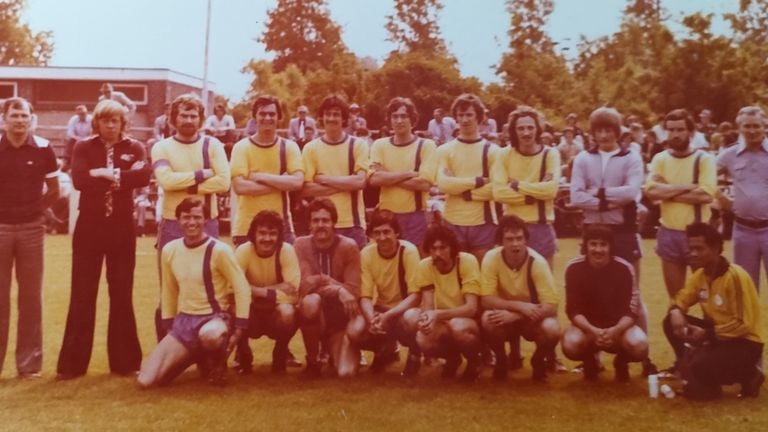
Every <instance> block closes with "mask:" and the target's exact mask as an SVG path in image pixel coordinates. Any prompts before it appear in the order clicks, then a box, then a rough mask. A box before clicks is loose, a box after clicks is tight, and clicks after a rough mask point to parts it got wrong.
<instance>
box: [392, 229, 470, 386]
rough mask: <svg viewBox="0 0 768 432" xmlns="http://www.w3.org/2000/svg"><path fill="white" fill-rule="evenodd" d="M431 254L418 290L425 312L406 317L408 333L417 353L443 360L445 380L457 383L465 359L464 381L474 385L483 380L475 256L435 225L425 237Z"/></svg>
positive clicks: (416, 310) (414, 311) (421, 309)
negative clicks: (479, 377)
mask: <svg viewBox="0 0 768 432" xmlns="http://www.w3.org/2000/svg"><path fill="white" fill-rule="evenodd" d="M424 250H425V251H427V252H428V253H429V256H428V257H427V258H424V259H423V260H421V262H420V263H419V270H418V275H417V277H416V280H417V282H416V286H417V287H418V289H419V290H420V291H421V295H422V302H421V307H419V308H413V309H409V310H408V311H407V312H406V313H405V328H406V331H408V332H410V333H415V334H416V343H417V344H418V346H419V349H420V350H421V351H422V352H423V353H424V354H425V355H428V356H431V357H442V358H444V359H445V366H444V367H443V371H442V375H441V376H442V377H443V378H453V377H455V376H456V371H457V370H458V368H459V366H461V362H462V359H461V357H462V355H463V356H464V357H465V358H466V359H467V365H466V368H465V369H464V374H463V376H462V379H463V380H465V381H474V380H475V379H476V378H477V377H478V375H480V366H481V362H480V350H481V348H482V342H481V340H480V326H479V325H478V323H477V321H476V320H475V317H476V316H477V311H478V307H479V301H478V296H479V295H480V266H479V265H478V264H477V259H475V256H474V255H472V254H470V253H467V252H460V250H459V242H458V240H457V239H456V235H455V234H454V233H453V231H452V230H451V229H450V228H448V227H446V226H443V225H433V226H430V227H429V229H427V233H426V235H425V236H424Z"/></svg>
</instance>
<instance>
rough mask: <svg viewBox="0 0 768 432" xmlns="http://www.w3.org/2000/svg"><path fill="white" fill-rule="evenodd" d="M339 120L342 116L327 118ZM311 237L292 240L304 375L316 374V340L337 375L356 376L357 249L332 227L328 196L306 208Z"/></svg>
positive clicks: (360, 319) (359, 321)
mask: <svg viewBox="0 0 768 432" xmlns="http://www.w3.org/2000/svg"><path fill="white" fill-rule="evenodd" d="M325 118H333V119H336V118H338V119H339V120H340V119H341V116H340V115H339V116H330V117H329V116H326V117H325ZM307 213H308V214H309V230H310V235H308V236H302V237H299V238H297V239H296V243H295V244H294V248H295V249H296V255H297V256H298V258H299V267H300V269H301V284H300V285H299V326H300V327H301V334H302V337H303V338H304V347H305V349H306V352H307V366H306V369H305V374H306V376H308V377H310V378H314V377H319V376H320V375H321V372H322V370H321V368H322V365H321V363H320V361H319V352H320V342H321V340H322V341H323V342H324V344H325V346H327V347H328V348H329V351H330V355H331V364H333V366H334V368H335V372H336V374H337V375H338V376H339V377H340V378H348V377H352V376H354V375H356V374H357V371H358V368H359V367H360V350H359V349H358V348H357V347H353V346H352V343H351V342H350V338H349V336H348V333H350V332H351V329H353V328H359V327H360V326H363V325H365V324H364V320H365V318H363V316H362V315H361V314H360V307H359V305H358V299H359V297H360V250H359V249H358V246H357V244H356V243H355V241H354V240H352V239H351V238H349V237H346V236H343V235H340V234H339V233H338V232H337V231H336V223H337V221H338V220H339V216H338V213H337V211H336V206H335V205H334V204H333V201H331V199H330V198H327V197H320V198H317V199H315V200H314V201H312V203H310V204H309V207H308V209H307Z"/></svg>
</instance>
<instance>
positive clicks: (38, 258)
mask: <svg viewBox="0 0 768 432" xmlns="http://www.w3.org/2000/svg"><path fill="white" fill-rule="evenodd" d="M43 221H44V220H43V218H42V217H41V218H40V219H39V220H36V221H34V222H29V223H20V224H0V373H1V372H2V366H3V362H4V361H5V352H6V351H7V348H8V327H9V321H10V312H11V274H12V273H13V271H12V270H14V269H15V274H16V282H17V284H18V298H17V300H18V325H17V327H16V370H17V371H18V373H19V374H27V373H36V372H40V369H41V367H42V363H43V311H42V298H43V242H44V239H45V228H44V226H43Z"/></svg>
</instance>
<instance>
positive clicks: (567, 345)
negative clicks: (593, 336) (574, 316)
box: [562, 326, 589, 360]
mask: <svg viewBox="0 0 768 432" xmlns="http://www.w3.org/2000/svg"><path fill="white" fill-rule="evenodd" d="M588 346H589V341H588V340H587V335H585V334H584V332H582V331H581V330H580V329H579V328H577V327H574V326H571V327H568V329H566V330H565V333H564V334H563V339H562V347H563V354H565V356H566V357H568V358H569V359H571V360H581V358H582V356H583V355H584V353H585V352H586V350H587V347H588Z"/></svg>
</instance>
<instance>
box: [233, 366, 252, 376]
mask: <svg viewBox="0 0 768 432" xmlns="http://www.w3.org/2000/svg"><path fill="white" fill-rule="evenodd" d="M232 369H234V370H235V372H236V373H237V374H238V375H250V374H252V373H253V367H252V366H251V365H246V364H236V365H233V367H232Z"/></svg>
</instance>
